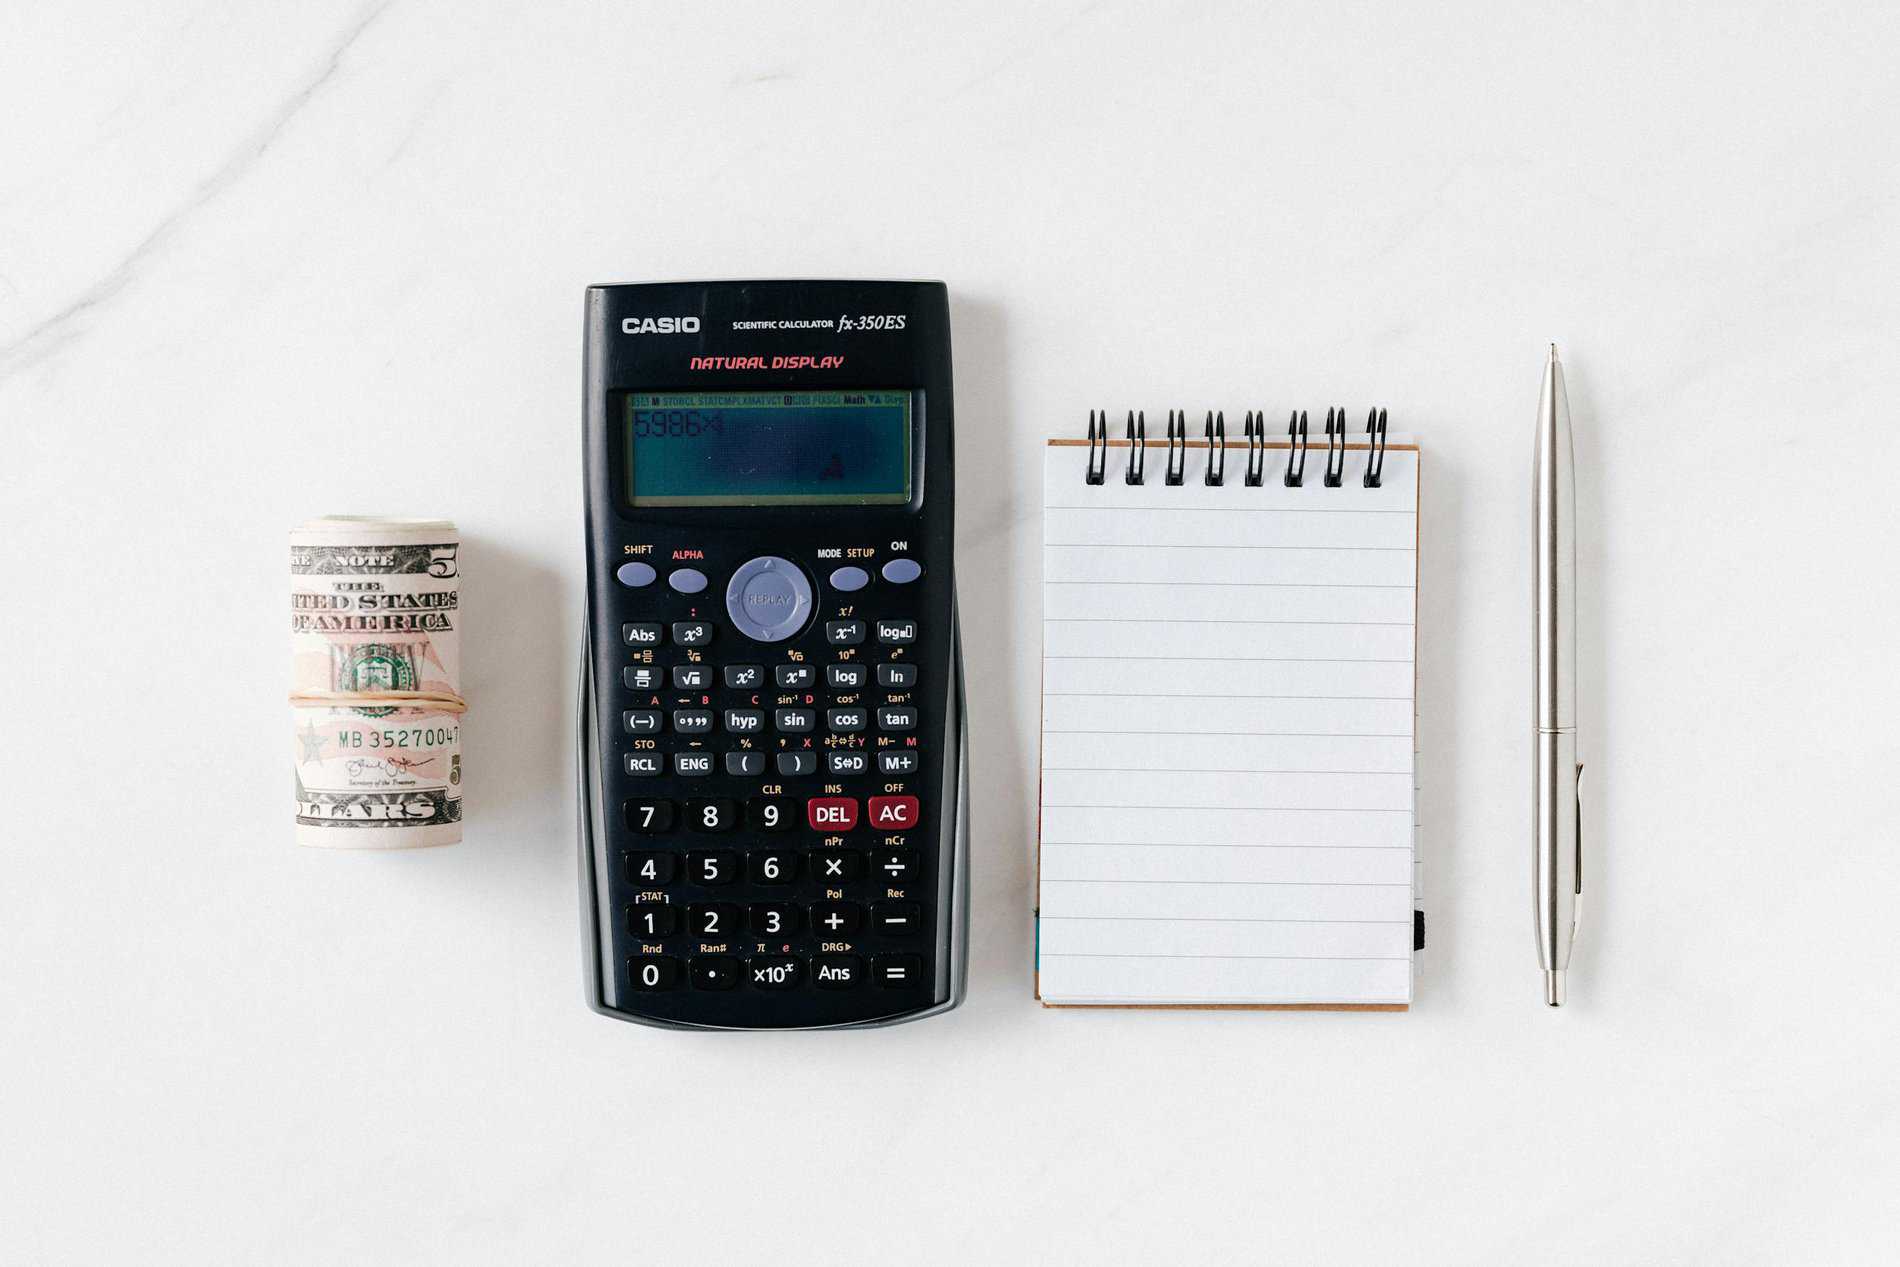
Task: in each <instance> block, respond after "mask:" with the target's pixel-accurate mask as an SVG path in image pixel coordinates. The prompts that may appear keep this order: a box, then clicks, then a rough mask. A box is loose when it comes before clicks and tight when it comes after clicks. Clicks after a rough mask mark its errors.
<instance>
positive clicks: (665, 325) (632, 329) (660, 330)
mask: <svg viewBox="0 0 1900 1267" xmlns="http://www.w3.org/2000/svg"><path fill="white" fill-rule="evenodd" d="M620 333H622V334H698V333H699V318H698V317H628V318H626V319H625V320H624V321H622V322H621V323H620Z"/></svg>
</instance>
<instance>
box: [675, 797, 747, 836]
mask: <svg viewBox="0 0 1900 1267" xmlns="http://www.w3.org/2000/svg"><path fill="white" fill-rule="evenodd" d="M738 825H739V802H737V801H732V800H727V799H725V798H723V797H719V798H709V799H706V800H692V801H688V802H686V827H687V830H689V831H731V830H732V829H733V828H735V827H737V826H738Z"/></svg>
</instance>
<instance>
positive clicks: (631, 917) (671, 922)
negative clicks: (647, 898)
mask: <svg viewBox="0 0 1900 1267" xmlns="http://www.w3.org/2000/svg"><path fill="white" fill-rule="evenodd" d="M627 925H628V926H629V927H630V928H632V929H633V935H634V936H635V937H669V936H671V935H672V934H674V933H677V932H678V931H679V930H680V908H679V907H677V906H667V905H665V904H663V903H660V902H647V903H643V904H642V905H639V906H634V907H629V908H628V910H627Z"/></svg>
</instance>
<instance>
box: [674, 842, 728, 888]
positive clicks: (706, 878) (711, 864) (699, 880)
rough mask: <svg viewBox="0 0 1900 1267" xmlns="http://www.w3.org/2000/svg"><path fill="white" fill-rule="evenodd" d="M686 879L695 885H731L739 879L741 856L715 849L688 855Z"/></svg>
mask: <svg viewBox="0 0 1900 1267" xmlns="http://www.w3.org/2000/svg"><path fill="white" fill-rule="evenodd" d="M686 878H687V879H689V880H691V881H692V882H693V883H694V884H712V885H717V884H731V883H732V882H733V881H734V880H737V879H738V878H739V855H738V854H736V853H728V852H726V851H725V850H723V849H715V850H712V851H710V852H707V853H689V854H687V855H686Z"/></svg>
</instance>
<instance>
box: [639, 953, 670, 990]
mask: <svg viewBox="0 0 1900 1267" xmlns="http://www.w3.org/2000/svg"><path fill="white" fill-rule="evenodd" d="M627 974H628V976H629V977H631V978H632V982H633V988H634V989H636V990H671V989H672V988H673V987H674V986H676V985H678V984H679V983H680V961H679V960H677V959H675V958H673V957H672V956H671V955H635V956H634V957H633V958H632V959H630V960H628V962H627Z"/></svg>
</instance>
